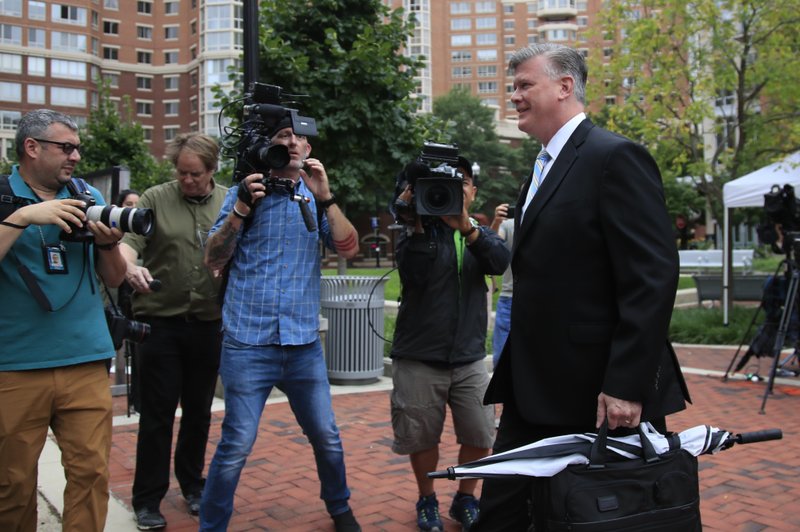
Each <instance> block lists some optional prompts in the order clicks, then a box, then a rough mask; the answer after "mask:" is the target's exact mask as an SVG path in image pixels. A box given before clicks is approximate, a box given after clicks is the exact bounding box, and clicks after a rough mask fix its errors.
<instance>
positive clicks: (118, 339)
mask: <svg viewBox="0 0 800 532" xmlns="http://www.w3.org/2000/svg"><path fill="white" fill-rule="evenodd" d="M105 313H106V323H107V324H108V332H109V333H111V340H112V342H113V343H114V349H119V348H120V347H122V342H123V341H125V340H130V341H131V342H136V343H140V342H143V341H145V340H146V339H147V337H148V336H149V335H150V325H148V324H147V323H143V322H141V321H136V320H131V319H128V318H127V317H125V315H124V314H123V313H122V312H120V310H119V309H118V308H117V307H116V306H114V305H108V306H106V308H105Z"/></svg>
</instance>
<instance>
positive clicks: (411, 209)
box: [392, 142, 464, 224]
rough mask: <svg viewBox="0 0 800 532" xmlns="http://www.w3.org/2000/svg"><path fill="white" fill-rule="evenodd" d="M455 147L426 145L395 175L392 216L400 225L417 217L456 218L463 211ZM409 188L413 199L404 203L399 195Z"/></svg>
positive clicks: (460, 178) (461, 180)
mask: <svg viewBox="0 0 800 532" xmlns="http://www.w3.org/2000/svg"><path fill="white" fill-rule="evenodd" d="M457 165H458V147H456V146H455V145H453V144H437V143H434V142H425V143H424V144H423V147H422V153H420V155H419V157H417V159H416V160H415V161H413V162H412V163H410V164H408V165H406V167H405V168H404V169H403V171H402V172H400V174H399V175H398V176H397V182H396V186H395V199H394V201H393V204H392V207H393V214H394V215H395V219H396V220H397V221H398V222H399V223H407V224H408V223H411V222H412V221H413V219H414V218H415V217H416V216H448V215H459V214H461V211H462V210H463V208H464V189H463V181H464V176H463V175H462V174H461V172H459V171H458V169H457ZM406 186H410V187H411V188H412V189H413V191H414V198H413V200H412V201H411V203H407V202H405V201H403V200H401V199H399V197H398V196H400V194H401V193H402V192H403V190H405V188H406Z"/></svg>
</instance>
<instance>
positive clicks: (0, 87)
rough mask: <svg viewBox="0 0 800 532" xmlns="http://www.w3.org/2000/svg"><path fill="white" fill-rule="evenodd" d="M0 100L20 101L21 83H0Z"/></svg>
mask: <svg viewBox="0 0 800 532" xmlns="http://www.w3.org/2000/svg"><path fill="white" fill-rule="evenodd" d="M0 100H3V101H5V102H20V101H22V83H11V82H9V81H0Z"/></svg>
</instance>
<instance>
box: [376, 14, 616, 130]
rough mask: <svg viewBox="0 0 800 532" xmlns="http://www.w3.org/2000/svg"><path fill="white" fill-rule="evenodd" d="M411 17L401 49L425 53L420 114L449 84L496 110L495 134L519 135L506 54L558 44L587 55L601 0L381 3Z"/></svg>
mask: <svg viewBox="0 0 800 532" xmlns="http://www.w3.org/2000/svg"><path fill="white" fill-rule="evenodd" d="M385 3H386V5H388V6H389V7H391V8H398V7H402V8H404V9H405V11H406V12H407V13H409V14H413V15H414V17H415V19H416V20H417V27H416V29H415V32H414V35H413V37H412V38H411V39H410V41H409V43H408V46H407V48H406V51H405V53H407V54H410V55H414V56H423V57H425V67H424V68H423V69H422V70H421V71H420V73H419V76H418V85H417V94H418V97H419V98H420V100H421V103H422V109H423V111H430V110H431V107H432V102H433V99H434V98H436V97H438V96H441V95H443V94H446V93H447V92H449V91H450V90H451V89H452V88H454V87H466V88H468V89H469V90H470V92H472V94H475V95H476V96H478V97H479V98H480V99H481V100H482V101H483V103H484V104H485V105H486V106H488V107H490V108H492V109H494V110H495V118H496V120H497V129H498V133H499V134H500V136H501V137H504V138H515V137H516V138H519V137H520V135H521V134H520V132H519V130H518V129H517V127H516V111H515V110H514V107H513V105H512V104H511V103H510V102H509V98H510V97H511V93H512V92H513V88H512V79H511V77H510V76H508V75H507V65H508V59H509V56H510V55H511V53H513V52H514V51H515V50H517V49H519V48H522V47H523V46H526V45H528V44H531V43H537V42H558V43H562V44H566V45H569V46H574V47H576V48H579V49H582V50H584V51H585V53H586V54H588V53H589V50H590V48H592V46H591V44H590V42H589V41H590V38H589V36H588V34H587V31H586V30H587V29H588V28H589V26H590V24H591V23H592V22H593V20H594V18H595V16H596V14H597V12H598V10H599V9H600V5H601V4H602V2H601V0H536V1H528V0H496V1H495V0H385Z"/></svg>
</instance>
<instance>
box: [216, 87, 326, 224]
mask: <svg viewBox="0 0 800 532" xmlns="http://www.w3.org/2000/svg"><path fill="white" fill-rule="evenodd" d="M282 91H283V89H282V88H281V87H279V86H277V85H266V84H264V83H258V82H253V83H252V84H251V85H250V90H249V92H247V93H246V94H245V96H244V98H243V99H242V100H237V101H243V102H244V106H243V108H242V123H241V125H239V126H238V127H237V128H233V129H227V130H226V135H225V138H224V140H223V142H222V147H223V152H224V153H225V155H227V156H228V157H232V158H234V159H235V160H236V168H235V170H234V174H233V180H234V182H235V183H238V182H240V181H241V180H242V179H244V178H245V177H247V176H248V175H250V174H253V173H261V174H264V178H263V179H262V181H261V182H262V184H263V185H264V188H266V193H267V194H272V193H280V194H285V195H287V196H288V197H289V199H290V200H292V201H296V202H297V203H298V205H300V211H301V212H302V214H303V221H304V222H305V224H306V228H307V229H308V230H309V231H315V230H316V222H315V221H314V218H313V216H312V215H311V210H310V209H309V208H308V202H309V201H310V199H309V198H305V197H303V196H301V195H299V194H297V193H296V190H295V183H294V182H293V181H292V180H291V179H287V178H280V177H275V176H273V175H272V170H280V169H282V168H284V167H285V166H286V165H287V164H289V162H290V160H291V157H290V156H289V149H288V148H287V147H286V146H284V145H282V144H272V143H271V140H270V137H271V135H272V134H274V132H275V129H276V128H278V127H279V126H281V125H282V124H285V125H286V127H291V128H292V131H293V132H294V133H295V135H304V136H307V137H311V136H316V135H317V125H316V122H315V121H314V119H313V118H310V117H307V116H300V115H299V114H298V111H297V109H292V108H289V107H285V106H284V105H283V103H282V101H281V100H282V98H281V93H282ZM287 96H289V97H296V96H295V95H287ZM232 103H233V102H232ZM221 116H222V111H220V117H221Z"/></svg>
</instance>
